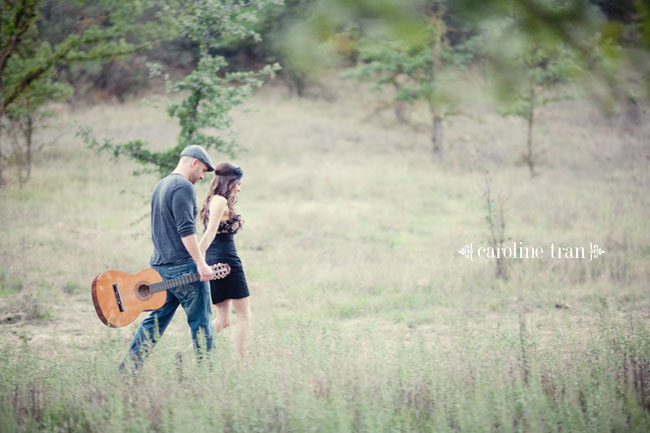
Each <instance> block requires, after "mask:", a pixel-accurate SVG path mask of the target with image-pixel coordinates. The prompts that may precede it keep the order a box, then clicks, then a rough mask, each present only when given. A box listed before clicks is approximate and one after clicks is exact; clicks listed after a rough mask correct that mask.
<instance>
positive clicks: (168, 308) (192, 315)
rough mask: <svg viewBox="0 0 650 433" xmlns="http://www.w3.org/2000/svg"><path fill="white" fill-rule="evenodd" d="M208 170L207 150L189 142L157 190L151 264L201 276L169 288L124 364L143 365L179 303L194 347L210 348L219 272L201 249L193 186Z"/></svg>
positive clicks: (168, 274) (165, 271) (170, 273)
mask: <svg viewBox="0 0 650 433" xmlns="http://www.w3.org/2000/svg"><path fill="white" fill-rule="evenodd" d="M206 171H214V164H213V163H212V160H211V159H210V156H209V155H208V153H207V152H206V151H205V149H203V148H202V147H201V146H196V145H191V146H187V147H186V148H185V149H183V151H182V152H181V155H180V159H179V161H178V165H177V166H176V168H175V169H174V171H173V172H172V173H171V174H169V175H168V176H167V177H165V178H163V179H162V180H160V181H159V182H158V184H157V185H156V188H155V189H154V191H153V195H152V197H151V238H152V240H153V245H154V250H153V254H152V256H151V260H150V262H149V264H150V265H151V267H152V268H154V269H155V270H157V271H158V272H159V273H160V275H161V276H162V278H163V280H169V279H172V278H176V277H179V276H181V275H184V274H188V273H191V272H197V271H198V273H199V276H200V281H197V282H196V283H193V284H188V285H184V286H180V287H174V288H171V289H168V290H167V300H166V301H165V304H164V305H163V306H162V307H161V308H159V309H158V310H155V311H153V312H152V313H151V314H150V315H149V317H147V318H146V319H144V320H143V321H142V324H141V325H140V327H139V328H138V330H137V332H136V333H135V336H134V337H133V341H132V342H131V347H130V349H129V355H128V356H127V359H125V360H124V361H123V362H122V364H120V369H124V368H125V364H126V363H127V362H128V361H129V360H130V361H131V362H132V366H133V368H134V369H135V370H137V369H138V368H140V367H141V366H142V363H143V361H144V358H145V357H146V356H147V355H148V354H149V352H150V351H151V349H153V347H154V346H155V344H156V343H157V341H158V338H159V337H160V336H162V334H163V333H164V332H165V329H166V328H167V325H169V322H170V321H171V319H172V317H174V313H175V312H176V309H177V308H178V306H179V305H182V306H183V309H184V310H185V313H186V314H187V323H188V325H189V326H190V330H191V331H192V341H193V343H194V349H195V350H196V351H197V353H198V352H199V350H200V349H204V350H205V351H210V350H211V349H212V339H213V335H214V332H213V330H212V326H211V325H210V316H211V314H212V312H211V309H210V308H211V302H210V286H209V284H208V283H207V281H209V280H211V279H212V278H214V276H215V275H214V272H213V271H212V269H211V268H210V267H209V266H208V265H207V263H206V262H205V258H204V257H203V255H202V254H201V252H200V249H199V243H198V241H197V237H196V228H195V221H196V215H197V206H196V196H195V193H194V188H193V187H192V185H193V184H195V183H196V182H198V181H199V180H202V179H203V176H204V175H205V172H206ZM201 345H203V347H201Z"/></svg>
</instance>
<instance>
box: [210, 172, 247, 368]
mask: <svg viewBox="0 0 650 433" xmlns="http://www.w3.org/2000/svg"><path fill="white" fill-rule="evenodd" d="M214 174H215V176H214V179H213V180H212V182H211V183H210V188H209V190H208V194H207V196H206V197H205V200H204V201H203V205H202V206H201V213H200V219H201V222H203V225H204V227H205V231H204V233H203V237H202V238H201V242H200V243H199V248H200V249H201V252H202V253H203V254H204V255H205V261H206V262H207V263H208V264H209V265H213V264H215V263H228V264H229V265H230V274H229V275H228V276H226V277H225V278H223V279H220V280H212V281H210V291H211V295H212V303H213V304H214V305H215V306H216V307H217V318H216V319H215V320H214V322H213V323H214V328H215V331H216V332H219V331H221V330H222V329H224V328H226V327H228V326H229V325H230V311H231V304H232V306H234V307H235V311H236V312H237V325H236V326H235V347H236V349H237V351H238V352H239V353H240V355H241V356H242V357H244V355H245V347H244V340H245V338H246V335H247V334H248V333H249V332H250V322H251V308H250V293H249V292H248V286H247V284H246V277H245V276H244V269H243V267H242V264H241V260H239V257H238V256H237V250H236V249H235V242H234V239H233V236H234V234H235V233H237V232H238V231H239V230H240V229H241V227H242V223H243V221H242V219H241V215H238V214H236V213H235V209H234V207H233V205H234V204H235V201H236V198H237V193H238V192H239V191H240V190H241V179H242V176H243V173H242V170H241V168H239V167H237V166H235V165H233V164H231V163H229V162H224V163H222V164H219V165H218V166H217V167H216V168H215V171H214Z"/></svg>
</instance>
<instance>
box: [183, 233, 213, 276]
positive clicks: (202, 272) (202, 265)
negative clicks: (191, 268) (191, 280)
mask: <svg viewBox="0 0 650 433" xmlns="http://www.w3.org/2000/svg"><path fill="white" fill-rule="evenodd" d="M181 241H183V245H185V249H187V252H188V253H190V256H192V258H193V259H194V262H195V263H196V269H197V271H199V277H200V279H201V281H210V280H211V279H213V278H214V277H215V274H214V271H213V270H212V268H210V266H208V264H207V263H206V262H205V259H204V258H203V254H201V251H199V241H197V240H196V235H195V234H194V235H189V236H185V237H184V238H181Z"/></svg>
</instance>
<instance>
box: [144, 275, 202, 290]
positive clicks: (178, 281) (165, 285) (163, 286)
mask: <svg viewBox="0 0 650 433" xmlns="http://www.w3.org/2000/svg"><path fill="white" fill-rule="evenodd" d="M199 280H200V278H199V274H198V273H196V272H193V273H191V274H185V275H181V276H180V277H176V278H172V279H171V280H164V281H161V282H159V283H153V284H150V285H149V291H150V293H157V292H162V291H163V290H167V289H171V288H174V287H178V286H183V285H185V284H191V283H195V282H197V281H199Z"/></svg>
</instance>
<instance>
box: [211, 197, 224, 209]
mask: <svg viewBox="0 0 650 433" xmlns="http://www.w3.org/2000/svg"><path fill="white" fill-rule="evenodd" d="M224 206H228V202H227V201H226V197H224V196H221V195H215V196H214V197H212V200H210V208H211V209H218V208H220V207H224Z"/></svg>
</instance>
